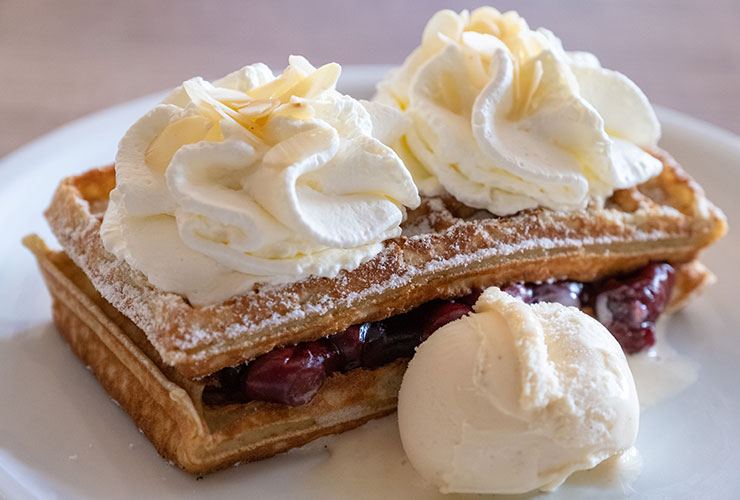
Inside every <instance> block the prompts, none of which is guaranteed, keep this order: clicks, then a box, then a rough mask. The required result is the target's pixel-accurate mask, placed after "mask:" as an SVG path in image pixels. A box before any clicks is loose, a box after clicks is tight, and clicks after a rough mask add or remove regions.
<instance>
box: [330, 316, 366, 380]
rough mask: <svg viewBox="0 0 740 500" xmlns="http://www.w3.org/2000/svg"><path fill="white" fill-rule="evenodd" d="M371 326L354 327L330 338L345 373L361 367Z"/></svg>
mask: <svg viewBox="0 0 740 500" xmlns="http://www.w3.org/2000/svg"><path fill="white" fill-rule="evenodd" d="M369 326H370V323H363V324H361V325H352V326H350V327H349V328H347V329H346V330H344V331H343V332H339V333H335V334H334V335H332V336H330V337H329V342H331V343H332V344H333V345H334V346H335V347H336V349H337V352H338V353H339V358H340V360H341V366H340V369H341V370H342V371H343V372H348V371H350V370H354V369H355V368H359V367H360V365H361V363H362V361H361V357H362V344H363V342H364V340H365V334H366V333H367V329H368V327H369Z"/></svg>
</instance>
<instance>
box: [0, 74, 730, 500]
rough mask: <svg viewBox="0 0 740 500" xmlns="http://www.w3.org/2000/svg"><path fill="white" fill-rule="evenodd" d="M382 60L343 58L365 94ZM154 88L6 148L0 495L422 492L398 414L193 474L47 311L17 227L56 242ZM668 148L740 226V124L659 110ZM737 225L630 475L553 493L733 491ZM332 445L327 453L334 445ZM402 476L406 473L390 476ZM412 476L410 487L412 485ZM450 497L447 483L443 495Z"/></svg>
mask: <svg viewBox="0 0 740 500" xmlns="http://www.w3.org/2000/svg"><path fill="white" fill-rule="evenodd" d="M382 72H383V68H380V67H372V66H358V67H350V68H345V71H344V74H343V76H342V82H343V89H342V90H344V91H345V92H348V93H351V94H353V95H355V96H358V97H368V96H369V95H370V94H371V93H372V89H373V84H374V82H375V81H376V80H377V79H378V78H379V77H380V75H382ZM159 97H160V96H149V97H145V98H142V99H138V100H135V101H132V102H129V103H126V104H122V105H119V106H115V107H113V108H110V109H108V110H105V111H102V112H99V113H96V114H94V115H91V116H89V117H87V118H84V119H82V120H78V121H76V122H73V123H70V124H68V125H65V126H64V127H61V128H60V129H58V130H56V131H55V132H53V133H51V134H48V135H46V136H44V137H42V138H40V139H38V140H36V141H34V142H32V143H31V144H29V145H27V146H25V147H24V148H22V149H20V150H18V151H16V152H15V153H13V154H11V155H9V156H7V157H6V158H5V159H3V160H2V162H0V228H2V231H3V237H2V239H0V263H1V264H0V498H8V499H16V498H19V499H26V498H196V497H206V496H208V497H209V498H228V499H235V498H244V497H250V498H251V497H254V498H350V497H352V498H362V497H365V498H384V499H386V500H390V499H393V498H409V497H411V496H413V498H429V497H433V496H436V495H435V494H434V492H433V490H431V489H430V488H429V487H427V486H425V485H424V483H422V482H421V481H420V480H419V479H418V478H416V477H415V476H414V474H413V472H412V471H411V469H410V468H409V466H408V464H407V463H406V462H405V460H404V457H403V454H402V452H401V450H400V447H399V445H398V441H397V436H396V431H395V428H394V421H393V418H394V417H388V418H387V419H385V420H383V421H380V422H376V423H373V424H370V425H369V427H368V426H366V427H365V428H363V429H361V430H360V431H355V432H353V433H348V434H346V435H343V436H340V437H337V438H333V441H331V440H323V441H320V442H318V444H314V445H313V446H312V445H309V447H308V448H307V449H305V450H299V451H298V452H293V453H290V454H287V455H283V456H279V457H276V458H273V459H270V460H265V461H262V462H258V463H254V464H249V465H243V466H240V467H238V468H233V469H229V470H226V471H223V472H220V473H217V474H214V475H211V476H207V477H205V478H203V479H202V480H196V479H195V478H193V477H191V476H189V475H187V474H184V473H182V472H180V471H179V470H178V469H176V468H174V467H172V466H170V465H168V464H167V463H166V462H165V461H164V460H162V459H161V458H160V457H159V456H158V455H157V453H156V452H155V450H154V448H153V447H152V446H151V445H150V444H149V442H148V441H147V440H146V439H145V438H144V437H143V436H142V435H141V434H140V433H138V432H137V430H136V427H135V426H134V424H133V423H132V422H131V420H130V419H129V418H128V416H127V415H125V414H124V412H122V411H121V410H120V409H119V408H117V407H116V405H115V404H113V402H112V401H111V399H110V398H109V397H108V396H107V394H106V393H105V392H104V391H103V389H102V388H101V387H100V386H99V385H98V383H97V382H96V380H95V379H94V377H93V376H92V375H91V374H90V373H89V372H88V371H87V370H85V369H84V367H83V366H82V364H81V363H79V361H78V360H77V359H76V358H75V357H74V355H73V354H72V353H71V352H70V350H69V349H68V348H67V347H66V345H65V344H64V342H63V341H62V340H61V339H60V338H59V337H58V335H57V334H56V332H55V331H54V326H53V325H52V324H51V322H50V312H49V306H50V300H49V297H48V294H47V292H46V289H45V288H44V285H43V284H42V281H41V278H40V276H39V274H38V272H37V270H36V268H35V264H34V261H33V258H32V257H31V255H30V253H29V252H27V251H25V249H23V248H22V247H21V245H20V239H21V237H22V236H23V235H25V234H27V233H30V232H37V233H39V234H41V235H42V236H43V237H44V239H46V240H47V241H48V242H53V241H54V238H53V237H52V236H51V234H50V232H49V230H48V229H47V227H46V224H45V222H44V221H43V218H42V215H41V214H42V211H43V210H44V208H45V207H46V205H47V203H48V201H49V199H50V197H51V194H52V192H53V190H54V188H55V186H56V185H57V183H58V181H59V180H60V179H61V178H62V177H64V176H66V175H69V174H72V173H78V172H82V171H84V170H87V169H88V168H90V167H93V166H98V165H103V164H106V163H109V162H110V161H111V160H112V158H113V157H114V154H115V150H116V144H117V142H118V139H119V138H120V137H121V136H122V134H123V133H124V131H125V130H126V128H127V127H128V126H129V125H130V124H131V123H133V122H134V120H135V119H137V118H138V117H139V116H141V115H142V114H143V113H144V112H145V111H146V110H147V109H149V108H151V107H152V106H153V105H154V103H155V102H156V101H157V100H158V98H159ZM659 116H660V118H661V121H662V123H663V128H664V135H663V140H662V146H663V147H664V148H665V149H667V150H668V151H670V152H671V153H672V154H673V155H674V156H675V157H676V158H677V159H678V160H679V161H680V162H681V163H682V164H683V165H684V166H685V167H686V168H687V169H688V170H689V171H690V172H691V173H692V174H693V175H694V176H695V177H696V179H697V180H698V181H699V182H700V183H701V184H702V185H703V186H704V188H705V189H706V190H707V192H708V193H709V194H710V196H711V199H712V200H713V201H714V202H715V203H716V204H717V205H719V206H720V207H722V208H723V209H724V210H725V212H726V213H727V215H728V216H729V218H730V226H731V227H732V226H734V228H735V229H737V228H739V227H740V196H738V185H740V184H739V183H738V179H739V177H740V166H739V161H738V159H740V138H738V137H736V136H734V135H732V134H730V133H727V132H725V131H723V130H720V129H718V128H715V127H713V126H711V125H708V124H706V123H702V122H699V121H697V120H694V119H692V118H689V117H687V116H685V115H682V114H679V113H676V112H674V111H669V110H665V109H661V110H659ZM738 234H740V233H738V231H737V230H736V231H734V232H730V234H729V235H728V237H726V238H725V239H724V240H723V241H721V242H720V243H719V244H718V245H716V247H714V248H712V249H710V250H709V251H708V252H707V253H706V255H705V257H704V261H705V263H706V264H708V265H709V267H711V268H712V269H714V270H715V272H716V273H717V274H718V276H719V282H718V283H717V284H716V285H715V286H714V287H712V288H711V289H710V290H709V292H708V293H707V294H706V295H705V296H703V297H701V298H699V299H698V300H696V301H694V302H693V303H692V304H691V305H690V306H689V307H687V308H686V310H685V311H683V312H681V313H680V314H677V315H676V316H674V317H673V318H671V319H670V320H669V321H668V322H667V325H666V326H667V329H668V335H669V337H670V339H671V343H672V345H673V346H674V347H675V348H676V349H677V350H678V351H679V352H681V353H682V354H683V355H685V356H687V357H688V358H690V359H691V360H693V361H695V362H696V363H697V364H698V367H699V368H698V375H699V377H698V381H697V382H696V383H694V384H693V385H692V386H690V387H689V388H688V389H687V390H685V391H683V392H682V393H680V394H679V395H677V396H675V397H673V398H672V399H670V400H667V401H664V402H662V403H660V404H659V405H657V406H655V407H652V408H649V409H648V410H647V411H646V412H645V413H643V416H642V420H641V427H640V435H639V438H638V443H637V446H638V448H639V450H640V452H641V454H642V457H643V459H644V465H643V468H642V472H641V474H640V476H639V477H638V478H637V479H636V480H635V481H634V482H633V483H632V484H631V486H629V487H626V488H624V489H622V488H611V489H605V490H600V489H599V488H600V487H601V486H598V485H597V487H596V489H594V486H593V484H590V483H589V482H588V481H578V480H574V481H569V482H568V483H566V484H565V485H564V487H563V488H561V489H560V490H558V491H557V492H556V493H555V494H553V495H548V496H547V498H548V499H554V498H574V497H583V498H586V497H590V496H593V495H594V494H595V493H597V492H599V493H601V494H602V497H615V498H619V497H622V496H629V495H634V496H637V497H639V498H666V499H668V498H671V499H673V498H737V495H738V494H739V493H738V492H740V447H739V446H738V445H740V396H739V395H738V394H739V393H738V381H740V307H738V305H737V299H738V297H740V287H739V286H738V282H740V270H739V269H740V266H739V265H738V256H739V255H738V248H740V240H739V237H738ZM332 455H333V456H334V459H331V458H330V457H331V456H332ZM398 483H402V484H406V485H407V486H408V488H398V487H397V486H395V485H396V484H398ZM409 488H410V489H409ZM445 498H450V497H449V496H447V497H445Z"/></svg>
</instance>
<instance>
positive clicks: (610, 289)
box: [593, 263, 675, 353]
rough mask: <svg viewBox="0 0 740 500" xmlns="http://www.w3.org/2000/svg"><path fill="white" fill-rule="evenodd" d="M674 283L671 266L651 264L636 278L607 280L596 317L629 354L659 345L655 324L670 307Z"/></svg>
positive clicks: (597, 301)
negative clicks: (656, 343)
mask: <svg viewBox="0 0 740 500" xmlns="http://www.w3.org/2000/svg"><path fill="white" fill-rule="evenodd" d="M674 280H675V271H674V269H673V267H671V265H670V264H666V263H662V264H650V265H648V266H647V267H645V268H643V269H642V270H640V271H639V272H638V273H637V274H635V275H633V276H630V277H627V278H623V279H609V280H607V281H606V282H604V283H603V285H602V286H601V289H600V290H599V291H598V292H596V293H595V295H594V299H593V302H594V310H595V313H596V318H597V319H598V320H599V321H600V322H601V323H602V324H603V325H604V326H606V327H607V328H608V329H609V331H610V332H612V334H613V335H614V337H616V339H617V340H618V341H619V343H620V344H621V346H622V348H623V349H624V351H625V352H627V353H634V352H637V351H640V350H642V349H644V348H646V347H649V346H651V345H653V344H654V343H655V325H654V322H655V320H657V319H658V316H660V313H662V312H663V310H664V309H665V307H666V305H668V300H669V299H670V296H671V290H672V289H673V282H674Z"/></svg>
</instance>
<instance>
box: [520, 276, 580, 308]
mask: <svg viewBox="0 0 740 500" xmlns="http://www.w3.org/2000/svg"><path fill="white" fill-rule="evenodd" d="M531 286H532V299H531V301H530V302H531V303H532V304H536V303H537V302H559V303H560V304H563V305H564V306H573V307H581V292H582V291H583V283H578V282H575V281H555V282H554V283H540V284H539V285H531Z"/></svg>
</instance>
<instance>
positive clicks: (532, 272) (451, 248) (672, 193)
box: [25, 152, 726, 473]
mask: <svg viewBox="0 0 740 500" xmlns="http://www.w3.org/2000/svg"><path fill="white" fill-rule="evenodd" d="M656 156H658V157H659V158H661V159H662V160H663V163H664V169H663V172H662V173H661V174H660V175H659V176H658V177H656V178H654V179H652V180H650V181H649V182H647V183H645V184H643V185H641V186H638V187H637V188H633V189H628V190H622V191H618V192H616V193H615V194H614V195H613V196H612V197H611V198H610V199H609V200H608V202H607V203H606V205H605V206H604V207H596V206H590V207H588V208H587V209H585V210H583V211H581V212H575V213H573V212H570V213H559V212H553V211H549V210H540V209H535V210H529V211H525V212H521V213H519V214H517V215H514V216H508V217H495V216H492V215H491V214H490V213H488V212H485V211H479V210H474V209H471V208H469V207H466V206H463V205H461V204H459V203H458V202H456V201H455V200H453V199H451V198H428V199H425V200H423V203H422V205H421V206H420V207H419V208H418V209H416V210H414V211H412V212H410V213H409V217H408V219H407V220H406V222H405V223H404V226H403V234H402V236H401V237H399V238H396V239H393V240H389V241H386V242H385V248H384V250H383V251H382V252H381V253H380V254H379V255H378V256H376V257H375V258H374V259H372V260H370V261H368V262H366V263H365V264H363V265H362V266H360V267H359V268H357V269H355V270H354V271H351V272H342V273H340V274H339V275H338V276H337V277H336V278H332V279H329V278H309V279H307V280H304V281H301V282H296V283H290V284H287V285H282V286H270V287H265V286H263V287H260V286H256V287H255V288H254V289H253V290H252V292H250V293H248V294H246V295H243V296H238V297H234V298H232V299H230V300H228V301H226V302H224V303H221V304H217V305H214V306H208V307H193V306H191V305H190V304H189V303H188V302H187V301H186V300H185V299H184V298H183V297H181V296H179V295H177V294H173V293H167V292H163V291H161V290H158V289H156V288H155V287H153V286H152V285H151V284H149V283H148V281H147V280H146V278H145V277H144V276H143V275H142V274H141V273H139V272H137V271H135V270H133V269H131V268H130V267H129V266H128V265H127V264H126V263H125V262H123V261H119V260H117V259H116V258H115V257H114V256H113V255H111V254H109V253H108V252H106V251H105V249H104V248H103V245H102V242H101V239H100V234H99V232H100V223H101V220H102V216H103V214H104V212H105V208H106V206H107V200H108V193H109V192H110V191H111V189H113V187H114V186H115V174H114V171H113V168H112V167H106V168H103V169H96V170H91V171H89V172H87V173H84V174H82V175H79V176H76V177H70V178H67V179H65V180H63V181H62V183H61V185H60V187H59V189H58V190H57V192H56V194H55V195H54V198H53V200H52V203H51V206H50V207H49V209H48V210H47V212H46V215H47V218H48V220H49V223H50V225H51V227H52V230H53V232H54V233H55V235H56V237H57V238H58V240H59V242H60V243H61V245H62V247H63V249H64V252H58V251H51V250H49V249H48V248H47V247H46V245H45V244H44V243H43V242H42V241H41V240H40V239H39V238H38V237H36V236H29V237H27V238H26V239H25V244H26V246H28V247H29V248H30V249H31V250H32V251H33V252H34V254H35V255H36V257H37V259H38V261H39V265H40V267H41V270H42V273H43V275H44V277H45V279H46V282H47V285H48V287H49V290H50V291H51V294H52V297H53V301H54V306H53V314H54V320H55V323H56V325H57V327H58V329H59V331H60V333H61V334H62V336H63V337H64V338H65V339H66V340H67V342H68V343H69V344H70V345H71V347H72V349H73V351H74V352H75V353H76V354H77V356H78V357H80V358H81V359H82V360H83V362H84V363H85V364H87V365H89V366H91V368H92V370H93V372H94V373H95V375H96V376H97V377H98V379H99V380H100V381H101V383H102V384H103V385H104V386H105V388H106V390H108V392H109V393H110V394H111V395H112V396H113V397H114V398H115V399H116V400H118V401H119V402H120V404H121V406H122V407H123V408H124V409H125V410H126V411H127V412H128V413H129V414H130V415H131V416H132V418H133V419H134V421H135V422H136V423H137V425H139V427H140V428H141V429H142V430H143V431H144V432H145V434H146V435H147V437H148V438H149V439H150V440H151V441H152V443H153V444H154V445H155V446H156V447H157V449H158V451H159V452H160V453H161V454H162V455H163V456H164V457H166V458H168V459H171V460H173V461H174V462H176V463H177V464H178V465H180V466H181V467H183V468H184V469H186V470H188V471H190V472H195V473H202V472H207V471H211V470H215V469H218V468H222V467H225V466H227V465H229V464H232V463H234V462H238V461H248V460H255V459H259V458H264V457H267V456H270V455H273V454H275V453H279V452H281V451H285V450H288V449H290V448H293V447H295V446H299V445H301V444H304V443H306V442H308V441H310V440H312V439H315V438H317V437H319V436H322V435H326V434H330V433H335V432H341V431H344V430H347V429H350V428H352V427H356V426H358V425H361V424H362V423H363V422H365V421H367V420H369V419H371V418H376V417H378V416H381V415H384V414H387V413H390V412H392V411H393V410H394V408H395V403H396V394H397V391H398V387H399V385H400V381H401V377H402V374H403V371H404V368H405V360H397V361H395V362H393V363H391V364H389V365H386V366H383V367H380V368H377V369H375V370H365V369H356V370H353V371H350V372H348V373H346V374H334V375H332V376H331V377H330V378H329V379H328V381H327V383H326V384H325V385H324V386H323V387H322V388H321V390H320V391H319V393H318V395H317V396H316V397H315V398H314V399H313V401H311V402H310V403H309V404H307V405H304V406H301V407H287V406H283V405H278V404H274V403H265V402H258V401H253V402H250V403H246V404H231V405H226V406H219V407H211V406H208V405H205V404H204V403H203V398H202V395H203V390H204V388H205V386H206V384H207V383H208V377H206V376H207V375H210V374H212V373H215V372H216V371H218V370H220V369H221V368H224V367H227V366H233V365H236V364H238V363H241V362H243V361H246V360H250V359H252V358H254V357H256V356H258V355H260V354H263V353H265V352H268V351H269V350H271V349H272V348H273V347H275V346H279V345H285V344H290V343H296V342H300V341H304V340H313V339H317V338H321V337H325V336H327V335H330V334H332V333H335V332H339V331H342V330H344V329H345V328H346V327H348V326H350V325H353V324H357V323H361V322H364V321H374V320H379V319H383V318H386V317H389V316H391V315H394V314H398V313H401V312H405V311H407V310H410V309H412V308H414V307H416V306H419V305H421V304H423V303H425V302H427V301H429V300H432V299H434V298H447V297H455V296H461V295H465V294H467V293H470V292H471V290H473V289H474V288H476V287H485V286H490V285H503V284H508V283H512V282H518V281H527V282H537V281H541V280H546V279H551V278H558V279H560V278H562V279H566V278H567V279H571V280H578V281H591V280H595V279H598V278H601V277H603V276H606V275H610V274H614V273H619V272H625V271H630V270H633V269H637V268H640V267H642V266H644V265H646V264H647V263H648V262H649V261H653V260H661V261H668V262H670V263H672V264H673V265H674V267H675V268H676V271H677V274H676V285H675V286H674V289H673V293H672V297H671V302H670V305H669V310H671V309H675V308H677V307H679V306H680V305H681V304H683V303H684V302H685V301H686V300H687V299H688V297H689V296H690V295H691V294H692V293H693V292H694V291H696V290H698V289H700V288H701V287H703V286H704V285H705V284H706V283H707V282H708V281H710V280H711V273H709V271H708V270H707V269H706V268H704V267H703V266H702V265H701V264H700V263H698V261H697V260H696V258H697V255H698V253H699V252H700V251H701V249H702V248H704V247H706V246H707V245H709V244H710V243H712V242H713V241H715V240H716V239H717V238H719V237H720V236H721V235H722V234H724V232H725V231H726V221H725V218H724V216H723V214H722V213H721V212H720V211H719V210H718V209H717V208H716V207H714V206H713V205H712V204H711V203H710V202H709V201H708V200H707V199H706V197H705V196H704V194H703V192H702V190H701V188H700V187H699V186H698V185H697V184H696V183H695V182H694V181H693V180H692V179H691V178H690V177H689V176H688V175H686V174H685V173H684V172H683V171H682V170H681V169H680V167H678V165H676V163H675V162H674V161H673V160H672V159H671V158H670V157H669V156H668V155H666V154H665V153H662V152H659V153H656Z"/></svg>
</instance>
